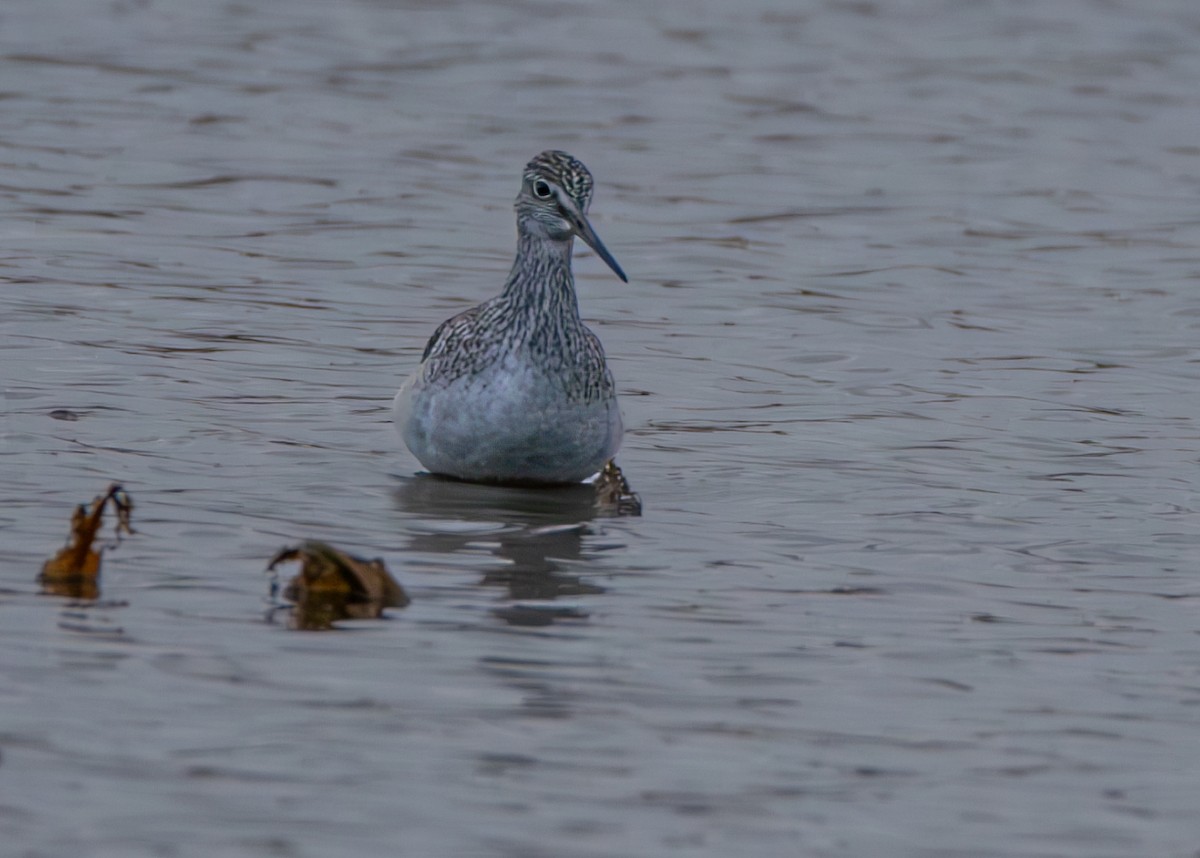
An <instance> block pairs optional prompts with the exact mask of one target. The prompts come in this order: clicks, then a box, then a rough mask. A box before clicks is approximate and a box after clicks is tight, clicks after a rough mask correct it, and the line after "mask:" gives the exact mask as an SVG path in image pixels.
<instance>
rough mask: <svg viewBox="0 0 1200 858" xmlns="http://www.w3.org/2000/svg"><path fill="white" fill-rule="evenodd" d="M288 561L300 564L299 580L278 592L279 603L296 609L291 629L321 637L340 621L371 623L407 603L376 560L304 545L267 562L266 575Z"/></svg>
mask: <svg viewBox="0 0 1200 858" xmlns="http://www.w3.org/2000/svg"><path fill="white" fill-rule="evenodd" d="M293 560H299V561H300V563H301V566H300V574H298V575H297V576H296V577H294V578H292V580H291V581H289V582H288V585H287V586H286V587H285V588H284V590H283V597H284V598H285V599H287V600H288V601H289V602H292V603H293V605H294V606H295V607H294V609H293V611H292V628H295V629H302V630H305V631H322V630H325V629H331V628H333V624H334V623H335V622H337V621H339V620H364V619H375V618H376V617H380V616H382V615H383V609H384V608H403V607H405V606H406V605H407V604H408V603H409V601H410V599H409V598H408V594H407V593H405V592H404V588H403V587H401V586H400V585H399V584H398V583H396V579H395V578H393V577H392V575H391V573H390V572H388V570H387V567H386V566H385V565H384V564H383V561H382V560H380V559H378V558H376V559H374V560H364V559H362V558H361V557H355V556H354V555H352V554H347V553H346V552H344V551H339V550H338V549H336V548H334V547H333V546H331V545H327V544H326V543H324V542H317V541H315V540H309V541H308V542H305V543H303V544H302V545H298V546H296V547H294V548H284V549H283V550H282V551H280V552H279V553H278V554H276V555H275V556H274V557H273V558H272V559H271V562H270V564H269V565H268V566H267V571H268V572H272V571H274V569H275V567H276V566H278V565H279V564H280V563H288V562H291V561H293Z"/></svg>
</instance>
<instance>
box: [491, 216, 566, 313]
mask: <svg viewBox="0 0 1200 858" xmlns="http://www.w3.org/2000/svg"><path fill="white" fill-rule="evenodd" d="M573 244H574V239H573V238H572V237H568V238H567V240H566V241H561V240H557V239H552V238H549V237H547V236H544V235H537V234H534V233H529V232H526V231H524V230H522V231H521V233H520V235H519V237H518V240H517V258H516V261H515V262H513V267H512V272H511V273H510V274H509V275H508V282H507V283H505V284H504V293H503V295H502V297H503V298H504V299H505V300H506V301H507V303H508V304H509V305H510V306H511V308H512V309H513V310H514V311H516V312H518V313H522V314H528V315H529V316H530V317H532V318H533V319H535V320H541V321H542V322H543V323H545V322H547V321H551V320H562V321H571V320H575V321H578V319H579V301H578V300H577V299H576V297H575V278H574V277H573V276H572V274H571V246H572V245H573ZM536 327H542V326H536Z"/></svg>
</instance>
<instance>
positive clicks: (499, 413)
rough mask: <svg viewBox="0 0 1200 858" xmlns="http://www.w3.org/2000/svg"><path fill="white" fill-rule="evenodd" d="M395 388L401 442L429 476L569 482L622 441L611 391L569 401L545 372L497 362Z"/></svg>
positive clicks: (601, 462) (586, 473)
mask: <svg viewBox="0 0 1200 858" xmlns="http://www.w3.org/2000/svg"><path fill="white" fill-rule="evenodd" d="M419 377H420V372H418V373H417V375H415V376H413V378H410V379H409V380H408V381H407V382H405V384H404V386H403V387H401V388H400V392H399V393H398V394H396V400H395V407H394V417H395V422H396V428H397V430H398V431H399V432H400V434H401V436H402V437H403V438H404V443H405V444H407V445H408V448H409V449H410V450H412V452H413V455H415V456H416V457H417V459H418V460H420V462H421V464H422V465H424V466H425V467H426V468H428V469H429V470H430V471H432V472H433V473H435V474H445V475H448V476H452V477H457V478H459V479H463V480H472V481H476V482H510V483H521V482H529V483H575V482H579V481H580V480H583V479H586V478H587V477H590V476H591V475H592V474H594V473H596V472H597V471H599V470H600V469H601V468H602V467H603V466H604V463H605V462H607V461H608V460H609V459H611V458H612V457H613V456H614V455H615V454H616V452H617V448H618V447H619V446H620V443H621V433H622V427H621V413H620V410H619V409H618V407H617V400H616V397H615V396H612V397H609V398H608V399H607V400H602V401H597V402H592V403H581V402H577V401H571V400H570V399H569V398H568V397H567V396H566V395H565V394H564V393H563V391H562V390H561V388H560V386H559V385H558V384H557V383H556V382H555V381H553V380H552V379H549V378H547V377H546V376H545V375H544V374H542V373H540V372H539V371H537V370H534V369H532V368H530V367H529V366H528V365H519V364H516V363H514V362H513V361H511V360H510V361H501V362H498V363H497V364H494V365H493V366H491V367H489V368H487V369H485V370H483V371H482V372H479V373H477V374H473V375H464V376H460V377H459V378H457V379H455V380H454V381H452V382H450V383H448V384H446V385H440V386H427V385H424V384H422V383H421V382H420V381H419Z"/></svg>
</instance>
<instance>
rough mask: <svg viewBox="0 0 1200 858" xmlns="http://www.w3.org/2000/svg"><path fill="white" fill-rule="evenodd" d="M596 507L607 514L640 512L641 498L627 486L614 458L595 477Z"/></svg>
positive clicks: (627, 483) (635, 513) (627, 482)
mask: <svg viewBox="0 0 1200 858" xmlns="http://www.w3.org/2000/svg"><path fill="white" fill-rule="evenodd" d="M596 509H597V510H599V511H600V512H603V513H607V514H608V515H641V514H642V499H641V498H640V497H639V496H638V494H637V493H636V492H635V491H633V489H631V488H630V487H629V481H628V480H627V479H625V475H624V474H622V473H621V469H620V468H619V467H617V462H616V460H615V459H610V460H609V461H608V464H606V465H605V466H604V470H603V471H601V472H600V476H599V477H597V478H596Z"/></svg>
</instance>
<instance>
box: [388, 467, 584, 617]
mask: <svg viewBox="0 0 1200 858" xmlns="http://www.w3.org/2000/svg"><path fill="white" fill-rule="evenodd" d="M394 498H395V501H396V504H397V506H398V507H399V508H400V509H401V510H402V511H403V512H405V513H407V514H408V515H411V516H413V517H414V518H419V519H427V520H428V519H434V520H441V521H456V522H462V521H466V522H477V523H480V524H483V523H499V524H501V525H502V529H499V530H497V531H496V532H495V533H491V534H487V535H486V536H484V537H481V534H480V532H479V530H478V529H474V528H473V529H470V530H464V531H463V532H461V533H456V532H447V531H445V530H439V531H436V532H425V533H421V532H418V533H415V534H413V535H412V537H411V543H410V547H411V548H412V549H414V550H415V551H420V552H432V553H438V554H456V553H459V552H462V551H464V550H466V549H467V548H468V546H470V547H472V548H474V547H477V546H478V545H479V543H480V541H481V539H486V541H487V542H489V543H492V544H494V546H495V547H494V548H493V553H494V554H495V556H496V557H497V559H498V560H499V561H501V562H498V563H497V564H496V566H495V567H494V568H491V569H488V570H487V571H485V573H484V575H483V578H482V579H481V581H480V583H481V584H482V585H483V586H487V587H504V588H506V589H507V591H508V596H509V598H510V599H513V600H518V601H538V602H548V601H553V600H555V599H558V598H563V597H578V596H584V595H593V594H596V593H603V592H604V588H603V587H598V586H596V585H595V584H590V583H587V582H586V581H584V580H583V579H582V578H581V577H580V576H578V575H575V574H571V573H570V572H568V571H565V570H566V569H568V568H569V566H570V563H571V561H579V560H584V561H586V559H587V556H586V555H585V552H584V537H585V536H587V535H588V534H590V533H591V532H592V528H591V524H590V522H591V520H592V519H593V518H595V516H596V492H595V489H594V488H593V487H592V486H588V485H573V486H565V487H563V488H553V489H547V488H539V489H523V488H512V487H506V486H489V485H479V484H476V483H462V482H456V481H453V480H447V479H444V478H441V477H435V476H432V475H429V474H418V475H416V476H413V477H407V478H404V479H403V480H402V481H401V483H400V485H399V487H398V488H397V489H396V490H395V492H394ZM495 614H496V615H497V616H499V617H500V618H501V619H502V620H504V621H505V622H506V623H509V624H510V625H521V626H544V625H550V624H552V623H554V622H558V621H562V620H571V619H580V618H583V617H585V616H586V614H585V613H584V612H582V611H580V610H579V609H578V608H576V607H555V606H545V605H511V606H508V607H505V608H502V609H499V610H497V611H495Z"/></svg>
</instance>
